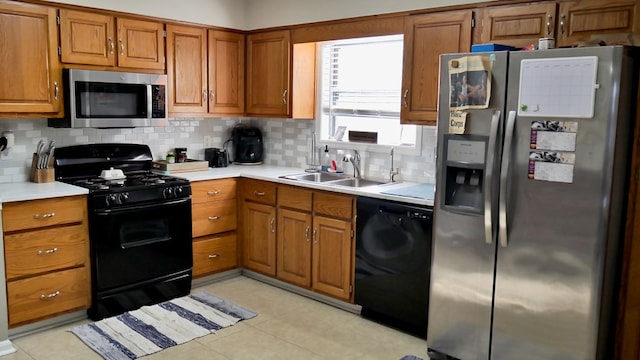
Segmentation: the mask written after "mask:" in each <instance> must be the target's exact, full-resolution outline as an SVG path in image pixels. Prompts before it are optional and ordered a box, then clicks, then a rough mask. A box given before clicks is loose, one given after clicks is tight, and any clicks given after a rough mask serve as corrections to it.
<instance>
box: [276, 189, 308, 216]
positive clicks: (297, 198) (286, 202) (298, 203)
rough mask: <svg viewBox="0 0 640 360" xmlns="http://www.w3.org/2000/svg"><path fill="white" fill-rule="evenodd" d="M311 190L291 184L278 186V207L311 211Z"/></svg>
mask: <svg viewBox="0 0 640 360" xmlns="http://www.w3.org/2000/svg"><path fill="white" fill-rule="evenodd" d="M311 194H312V191H311V190H307V189H304V188H298V187H293V186H283V185H281V186H278V207H285V208H291V209H297V210H303V211H309V212H310V211H311V209H312V207H311V199H312V197H311Z"/></svg>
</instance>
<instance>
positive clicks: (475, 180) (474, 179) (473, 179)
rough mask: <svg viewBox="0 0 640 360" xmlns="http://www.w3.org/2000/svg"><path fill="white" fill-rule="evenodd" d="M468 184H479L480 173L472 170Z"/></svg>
mask: <svg viewBox="0 0 640 360" xmlns="http://www.w3.org/2000/svg"><path fill="white" fill-rule="evenodd" d="M469 185H471V186H478V185H480V174H478V173H477V172H475V171H474V172H473V174H471V178H470V179H469Z"/></svg>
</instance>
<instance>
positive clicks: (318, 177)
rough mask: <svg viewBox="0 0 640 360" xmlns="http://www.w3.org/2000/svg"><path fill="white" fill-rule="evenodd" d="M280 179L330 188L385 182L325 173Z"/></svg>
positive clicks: (365, 185) (285, 176) (359, 186)
mask: <svg viewBox="0 0 640 360" xmlns="http://www.w3.org/2000/svg"><path fill="white" fill-rule="evenodd" d="M280 177H281V178H282V179H289V180H298V181H304V182H313V183H322V184H324V185H332V186H333V185H335V186H346V187H353V188H361V187H367V186H375V185H382V184H386V182H382V181H375V180H367V179H356V178H354V177H350V176H347V175H344V174H333V173H325V172H316V173H303V174H293V175H283V176H280Z"/></svg>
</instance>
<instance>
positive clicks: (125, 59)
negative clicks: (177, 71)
mask: <svg viewBox="0 0 640 360" xmlns="http://www.w3.org/2000/svg"><path fill="white" fill-rule="evenodd" d="M117 24H118V43H117V47H118V66H122V67H129V68H140V69H157V70H164V24H162V23H159V22H153V21H143V20H133V19H124V18H118V19H117Z"/></svg>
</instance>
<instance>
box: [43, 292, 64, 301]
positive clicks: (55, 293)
mask: <svg viewBox="0 0 640 360" xmlns="http://www.w3.org/2000/svg"><path fill="white" fill-rule="evenodd" d="M58 295H60V290H58V291H56V292H54V293H51V294H49V295H40V300H47V299H51V298H54V297H56V296H58Z"/></svg>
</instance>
